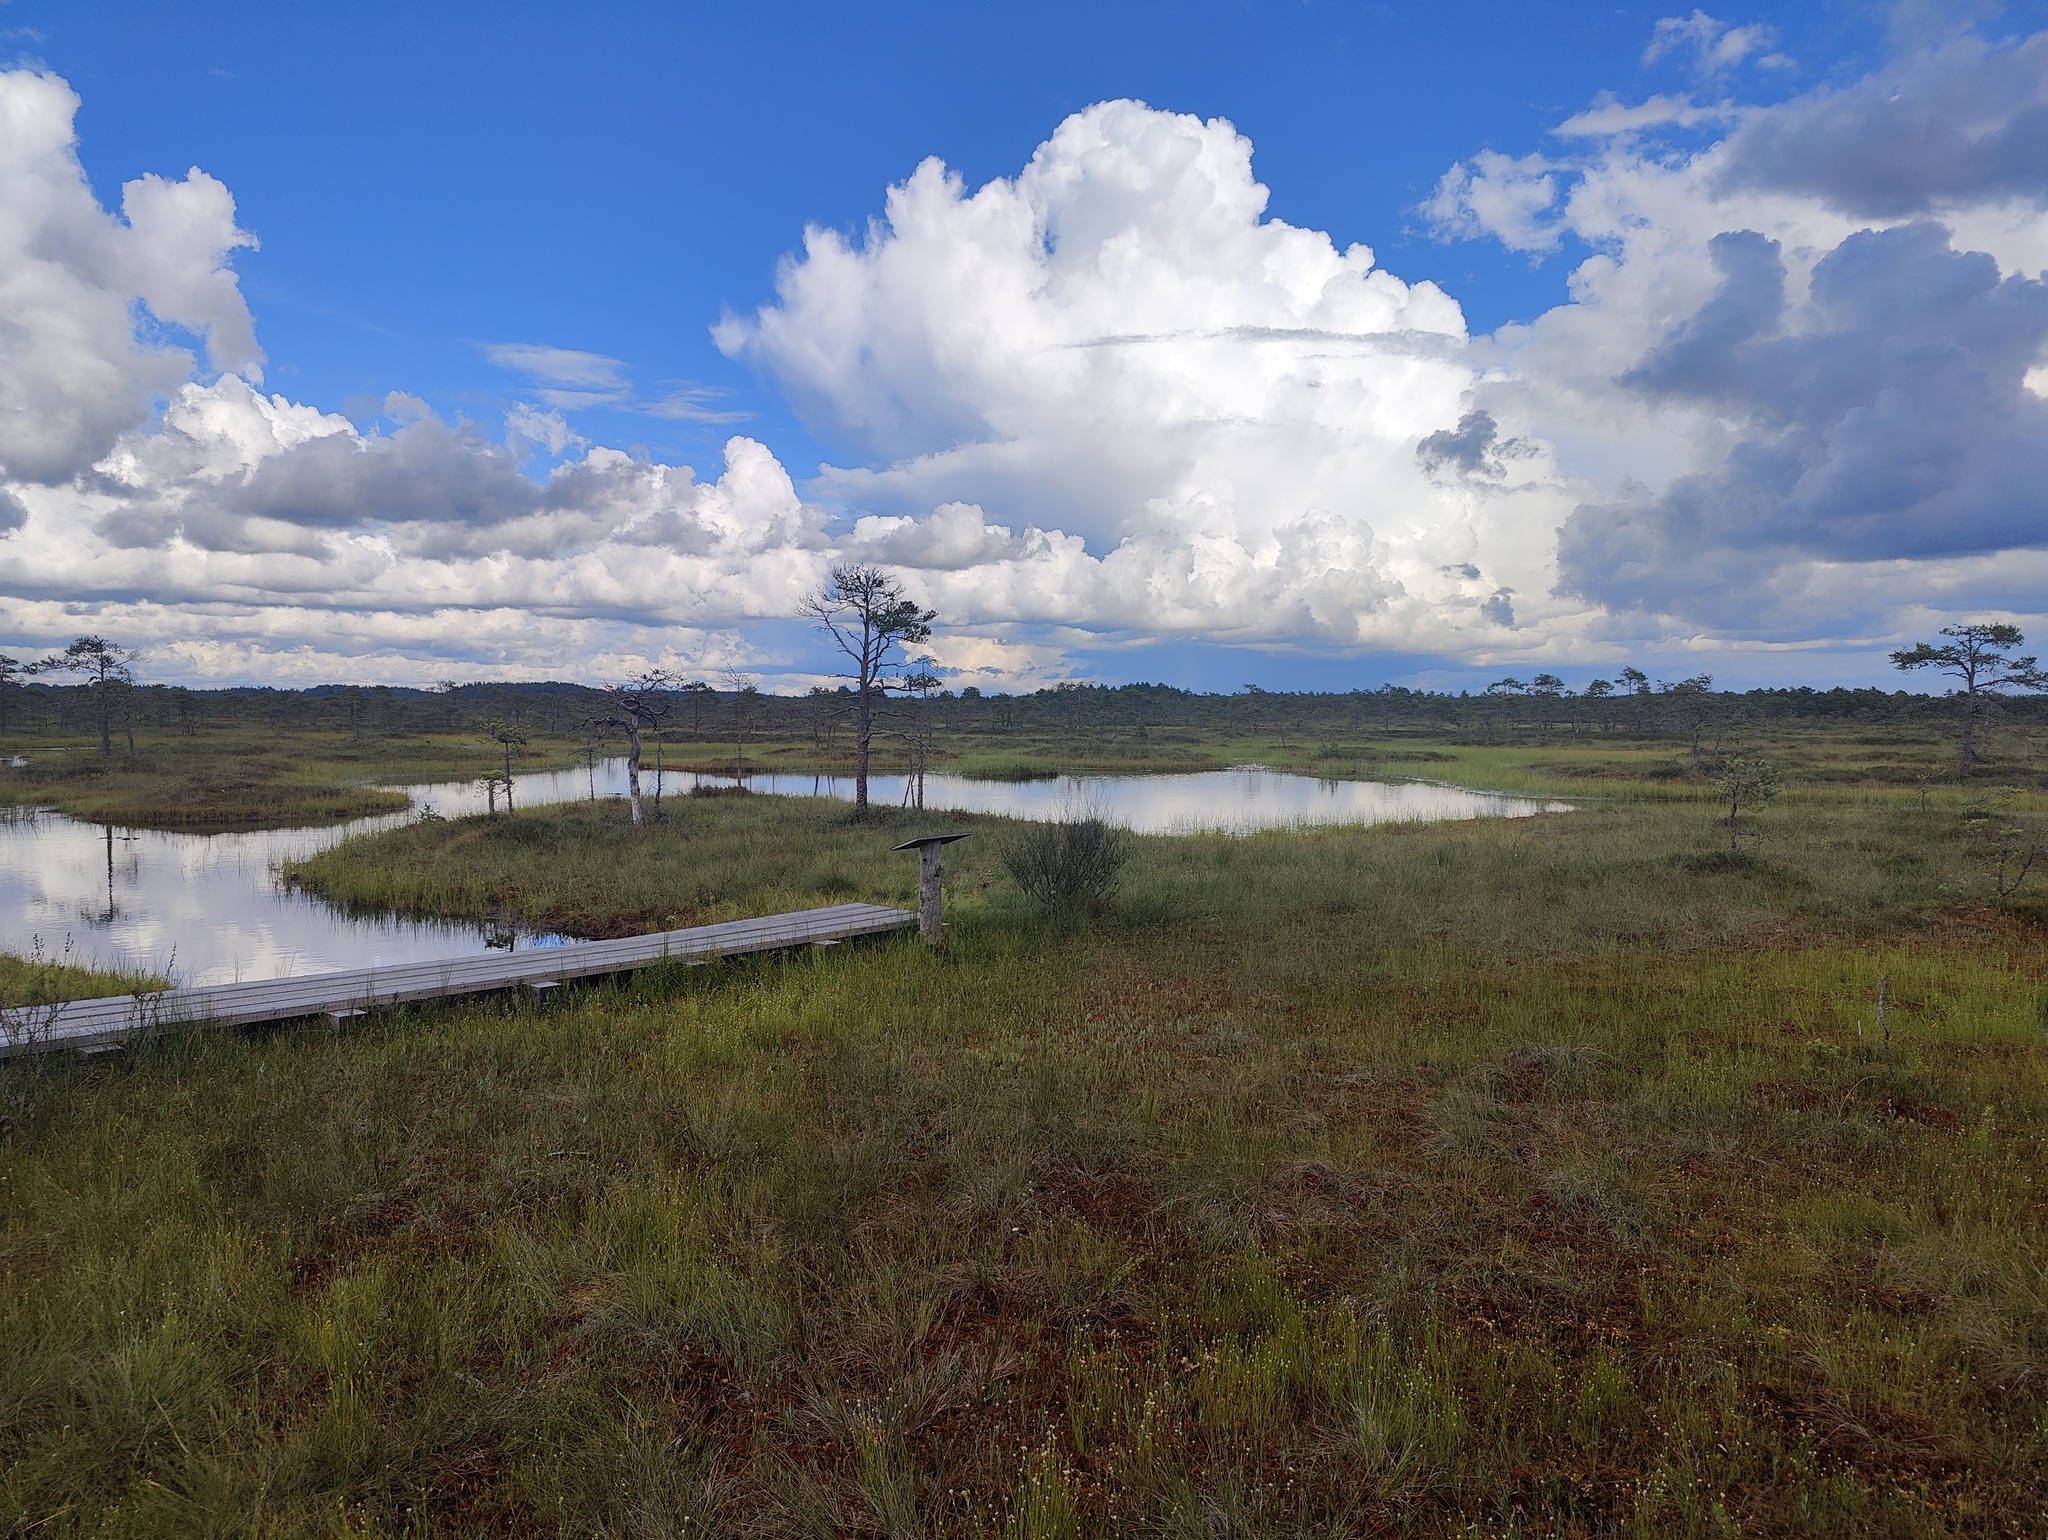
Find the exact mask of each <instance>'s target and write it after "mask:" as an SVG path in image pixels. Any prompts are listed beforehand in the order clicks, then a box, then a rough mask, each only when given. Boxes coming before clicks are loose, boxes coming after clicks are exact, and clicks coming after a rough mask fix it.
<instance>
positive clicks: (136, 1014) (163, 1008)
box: [0, 904, 917, 1056]
mask: <svg viewBox="0 0 2048 1540" xmlns="http://www.w3.org/2000/svg"><path fill="white" fill-rule="evenodd" d="M916 923H917V916H916V915H914V914H910V913H908V912H906V911H904V910H902V909H887V908H884V907H882V906H881V905H879V904H833V905H830V906H829V907H827V908H824V909H805V910H801V911H799V912H797V913H795V914H771V915H764V916H763V917H762V918H760V919H758V920H728V921H726V922H725V923H724V924H722V925H698V926H694V927H692V928H691V929H689V930H664V931H657V932H656V933H654V934H653V935H649V936H626V937H623V938H621V939H619V940H617V941H573V942H568V943H566V944H564V945H562V946H545V947H534V948H532V949H531V950H529V951H524V952H489V951H487V952H483V953H479V954H474V955H469V956H463V957H449V958H441V959H437V960H435V961H433V962H423V963H408V964H406V965H404V966H403V967H395V968H350V969H346V970H344V971H342V972H338V973H309V974H307V975H305V976H304V977H303V978H289V979H262V980H258V981H256V982H253V983H248V984H209V985H204V986H202V987H200V988H196V989H169V990H163V991H161V992H158V993H155V994H144V995H115V996H113V997H111V998H109V999H102V1000H72V1001H68V1002H65V1003H63V1004H59V1005H43V1006H20V1007H15V1008H13V1009H11V1010H0V1056H5V1055H9V1054H20V1053H37V1052H41V1051H44V1050H48V1049H53V1048H70V1049H88V1050H89V1049H95V1048H105V1047H110V1046H112V1045H113V1044H115V1043H118V1042H120V1041H122V1040H123V1039H124V1038H128V1037H132V1036H134V1035H135V1034H137V1033H139V1032H149V1031H154V1030H157V1029H159V1028H167V1027H184V1026H208V1025H210V1026H224V1027H226V1026H256V1025H261V1024H263V1023H267V1022H275V1021H292V1020H296V1019H297V1018H299V1017H304V1016H330V1017H333V1018H335V1019H337V1020H339V1019H342V1018H345V1017H349V1016H354V1015H359V1014H360V1013H362V1012H364V1011H367V1010H370V1009H372V1008H374V1007H376V1006H380V1005H399V1004H402V1003H404V1002H406V1001H409V1000H432V999H437V998H439V997H441V996H444V995H470V994H482V993H485V992H488V991H491V990H497V989H514V988H519V987H522V986H524V987H528V988H533V989H552V988H554V987H555V986H557V985H559V984H566V983H568V982H569V981H570V980H571V979H582V978H591V977H594V976H597V975H600V974H606V973H629V972H631V971H632V970H634V969H636V968H645V967H649V966H651V965H653V964H655V963H660V962H680V963H706V962H712V961H715V960H716V959H718V958H721V957H737V956H740V955H742V954H744V953H748V952H772V951H777V950H779V949H781V948H784V947H794V946H830V945H832V944H833V943H834V942H838V941H847V940H851V939H853V938H854V937H856V936H873V935H878V934H880V933H882V932H884V931H892V930H901V929H903V928H905V927H907V926H911V925H915V924H916Z"/></svg>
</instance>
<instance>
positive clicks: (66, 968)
mask: <svg viewBox="0 0 2048 1540" xmlns="http://www.w3.org/2000/svg"><path fill="white" fill-rule="evenodd" d="M164 987H165V983H164V980H162V979H158V978H151V977H148V976H145V975H137V974H128V973H110V972H105V971H103V970H101V969H98V968H84V967H79V966H77V965H76V964H74V963H71V962H70V961H68V960H66V959H64V958H53V957H45V956H30V957H14V956H9V955H7V954H6V953H0V1006H14V1005H29V1006H35V1005H52V1004H55V1003H57V1002H59V1001H63V1000H93V999H98V998H100V997H102V996H105V995H126V994H134V993H136V992H137V991H138V990H148V989H162V988H164Z"/></svg>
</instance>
